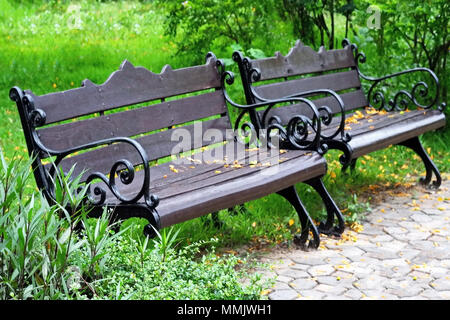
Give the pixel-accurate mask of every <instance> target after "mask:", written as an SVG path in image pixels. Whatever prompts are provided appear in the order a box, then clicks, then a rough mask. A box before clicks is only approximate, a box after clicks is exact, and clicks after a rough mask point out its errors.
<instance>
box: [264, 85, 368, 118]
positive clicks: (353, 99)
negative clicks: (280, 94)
mask: <svg viewBox="0 0 450 320" xmlns="http://www.w3.org/2000/svg"><path fill="white" fill-rule="evenodd" d="M340 97H341V99H342V101H343V102H344V107H345V110H346V111H350V110H355V109H358V108H361V107H365V106H367V100H366V97H365V95H364V92H362V91H361V90H356V91H352V92H346V93H342V94H340ZM312 101H313V102H314V104H315V106H316V107H317V108H320V107H321V106H328V107H329V108H330V109H331V110H332V111H333V112H334V113H337V112H340V108H339V104H338V103H337V101H336V100H335V99H334V98H332V97H329V96H328V97H325V98H320V99H316V100H312ZM263 113H264V111H259V115H260V116H261V117H262V115H263ZM297 114H303V115H306V116H308V117H312V114H313V113H312V111H311V109H310V108H309V107H308V106H307V105H306V104H304V103H300V104H292V105H286V106H282V107H277V108H273V109H272V110H271V111H269V114H268V116H267V119H269V118H270V117H271V116H274V115H276V116H278V117H279V118H280V119H281V122H282V124H283V125H286V124H287V123H288V122H289V120H290V119H291V118H292V117H293V116H294V115H297Z"/></svg>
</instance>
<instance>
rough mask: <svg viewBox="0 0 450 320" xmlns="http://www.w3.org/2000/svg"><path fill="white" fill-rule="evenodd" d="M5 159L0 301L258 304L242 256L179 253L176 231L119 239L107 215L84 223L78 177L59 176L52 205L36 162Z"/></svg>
mask: <svg viewBox="0 0 450 320" xmlns="http://www.w3.org/2000/svg"><path fill="white" fill-rule="evenodd" d="M0 160H1V161H0V299H2V300H5V299H90V298H94V299H127V298H132V299H258V298H260V294H259V293H260V292H261V290H262V289H263V287H262V284H258V283H257V280H258V276H257V275H255V276H254V277H253V280H252V281H251V284H250V285H249V286H244V285H243V284H242V283H241V282H240V281H239V279H240V277H241V275H240V273H239V272H238V271H237V270H235V268H236V267H238V266H240V265H241V264H242V263H243V261H242V260H240V259H239V258H238V257H234V256H218V255H216V254H215V253H214V250H211V251H210V252H208V253H206V254H200V248H201V247H202V246H205V245H206V244H212V243H213V242H214V241H213V240H211V242H205V241H203V242H197V243H194V244H191V245H189V246H186V247H184V248H181V249H177V248H176V246H177V243H178V242H179V241H178V240H177V236H178V231H175V230H174V229H163V230H162V231H161V233H158V237H157V238H156V239H152V240H151V241H150V240H149V239H148V238H146V237H144V236H143V235H142V234H140V235H139V236H137V235H136V234H137V233H136V232H135V231H136V230H134V228H133V225H130V227H127V228H122V230H121V231H119V232H117V233H114V232H113V231H112V230H111V229H112V227H113V226H112V225H110V223H109V217H108V213H107V212H106V211H105V212H104V214H103V216H102V217H101V218H99V219H95V220H94V219H87V218H86V216H87V211H86V209H85V207H84V206H83V205H82V199H83V197H84V195H85V190H86V186H84V188H81V189H80V185H79V184H78V181H79V177H75V178H73V177H71V175H70V172H69V174H68V175H66V176H62V175H61V176H59V178H58V179H56V188H55V190H56V191H55V194H56V196H57V198H58V201H59V203H61V204H64V205H60V204H55V205H49V204H48V202H47V201H46V199H45V198H44V197H43V196H41V195H40V194H36V192H35V191H34V190H32V191H30V189H32V187H31V185H30V180H31V179H30V174H31V171H30V165H31V160H30V161H27V162H25V161H12V162H11V163H9V164H8V163H7V161H6V160H5V158H4V157H3V153H2V150H1V149H0ZM80 190H81V191H80ZM80 225H82V226H83V228H82V230H81V231H78V230H79V228H77V227H78V226H80Z"/></svg>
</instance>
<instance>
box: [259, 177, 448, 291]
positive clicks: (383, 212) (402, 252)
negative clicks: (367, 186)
mask: <svg viewBox="0 0 450 320" xmlns="http://www.w3.org/2000/svg"><path fill="white" fill-rule="evenodd" d="M449 189H450V180H446V181H444V182H443V183H442V186H441V188H440V190H439V191H437V192H436V191H433V192H426V191H425V189H422V188H420V189H419V188H417V190H416V191H417V192H415V193H414V195H409V196H403V197H392V198H389V199H387V200H386V201H384V202H383V203H381V204H380V205H378V206H377V207H375V208H373V210H372V212H371V213H368V214H367V216H366V220H365V221H364V223H363V224H362V226H363V230H361V231H360V232H355V231H346V232H345V233H344V237H343V239H340V240H339V239H333V238H326V237H322V245H321V247H320V248H319V249H317V250H312V251H308V252H305V251H302V250H299V249H294V248H292V249H279V248H276V249H273V250H271V252H270V253H265V254H262V253H261V255H260V256H259V258H258V260H259V261H262V262H265V263H268V264H269V265H270V266H271V268H270V271H264V272H263V274H264V276H266V277H270V278H276V283H275V285H274V287H273V288H271V289H270V290H268V291H267V294H268V297H269V299H271V300H279V299H282V300H292V299H350V300H356V299H379V300H381V299H389V300H393V299H433V300H434V299H450V191H449ZM419 191H420V192H419Z"/></svg>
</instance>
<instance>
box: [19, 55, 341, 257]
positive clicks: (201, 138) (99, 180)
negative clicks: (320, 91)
mask: <svg viewBox="0 0 450 320" xmlns="http://www.w3.org/2000/svg"><path fill="white" fill-rule="evenodd" d="M225 82H227V83H228V84H231V83H232V82H233V74H232V73H231V72H226V71H225V70H224V66H223V64H222V62H221V60H217V59H216V58H215V56H214V55H213V54H212V53H209V54H208V56H207V61H206V64H205V65H200V66H192V67H188V68H181V69H176V70H173V69H172V68H171V67H170V66H168V65H166V66H165V67H164V68H163V70H162V71H161V73H159V74H155V73H153V72H150V71H149V70H147V69H145V68H143V67H134V66H133V65H132V64H131V63H130V62H128V61H124V62H123V63H122V65H121V66H120V69H119V70H118V71H115V72H113V73H112V74H111V75H110V76H109V78H108V79H107V80H106V82H104V83H103V84H101V85H96V84H94V83H93V82H91V81H90V80H84V81H83V82H82V86H81V87H80V88H75V89H70V90H67V91H61V92H53V93H48V94H44V95H35V94H34V93H33V92H32V91H30V90H26V91H22V90H21V89H20V88H18V87H13V88H12V89H11V90H10V98H11V99H12V100H13V101H15V102H16V104H17V107H18V110H19V113H20V117H21V123H22V127H23V131H24V135H25V140H26V143H27V147H28V151H29V154H30V156H35V157H36V158H35V160H34V162H33V170H34V176H35V180H36V183H37V186H38V187H39V189H40V190H41V191H42V193H43V194H44V195H45V197H46V198H47V199H48V201H49V202H50V203H54V202H55V195H54V189H55V188H54V185H53V181H55V180H54V179H55V175H56V174H57V172H58V170H56V169H55V168H62V169H63V171H64V172H68V171H69V170H70V169H71V168H73V166H74V165H75V169H74V172H73V174H72V175H73V176H77V175H82V179H81V181H83V182H85V183H89V184H90V187H89V189H88V200H89V201H88V202H87V205H88V206H89V209H90V210H91V211H90V213H89V216H90V217H99V216H100V215H101V214H102V213H103V212H104V209H105V208H107V209H110V210H112V211H113V215H112V220H114V221H116V220H124V219H128V218H132V217H138V218H144V219H147V221H148V224H147V225H146V226H145V228H144V233H145V234H146V235H154V232H153V228H155V229H156V230H159V229H161V228H164V227H168V226H171V225H174V224H177V223H180V222H183V221H186V220H189V219H194V218H197V217H200V216H202V215H205V214H208V213H213V212H216V211H218V210H222V209H226V208H230V207H233V206H235V205H238V204H242V203H245V202H247V201H250V200H254V199H257V198H260V197H263V196H266V195H269V194H271V193H278V194H280V195H281V196H283V197H284V198H286V199H287V200H288V201H289V202H290V203H291V204H292V205H293V206H294V208H295V210H296V211H297V213H298V215H299V219H300V223H301V227H302V232H301V235H299V236H296V237H295V241H296V243H298V244H300V245H304V246H306V245H307V243H308V241H309V244H308V245H309V246H310V247H315V248H316V247H317V246H318V245H319V243H320V238H319V231H324V232H327V231H328V232H338V233H340V232H342V230H343V221H342V216H341V214H340V212H339V209H338V208H337V206H336V205H335V203H334V202H333V200H332V199H331V198H330V197H329V194H328V193H327V191H326V190H325V188H324V186H323V184H322V181H321V177H322V176H323V175H324V174H325V173H326V170H327V165H326V162H325V160H324V158H323V157H322V156H321V154H319V152H317V151H320V145H321V144H320V140H319V138H320V130H321V128H320V123H319V126H318V127H314V130H317V133H318V134H317V135H316V137H317V138H314V139H311V140H308V139H304V140H303V141H302V146H301V147H300V148H299V150H281V149H275V148H264V145H262V144H261V143H260V144H259V147H258V148H255V147H254V146H253V147H252V146H251V145H250V144H249V143H247V145H245V144H243V143H241V142H240V141H241V139H243V137H242V136H239V135H237V134H235V131H234V130H232V125H231V122H230V115H229V112H228V107H227V99H229V97H228V95H227V93H226V90H225V88H224V83H225ZM288 101H294V102H305V103H306V104H307V105H308V106H309V108H310V109H311V111H312V114H311V115H312V116H314V115H315V116H317V115H318V114H317V112H318V111H317V110H316V109H315V105H314V104H313V103H312V102H309V100H307V99H303V98H289V99H281V100H279V101H278V102H277V101H275V102H273V101H271V102H263V103H260V104H258V105H257V106H258V107H262V106H265V105H266V106H267V105H272V104H274V103H286V102H288ZM235 106H236V107H238V108H242V109H243V110H247V109H246V108H251V107H253V106H242V105H238V104H235ZM313 118H314V117H312V119H309V120H308V121H310V124H313V123H316V122H317V121H314V120H313ZM302 119H303V120H305V117H303V116H302ZM274 141H275V140H274ZM297 141H300V140H298V139H297ZM274 150H275V151H274ZM189 152H191V153H192V154H190V153H189ZM50 159H51V160H52V162H50ZM298 182H305V183H308V184H310V185H312V186H313V187H314V188H315V189H316V190H317V191H318V192H320V195H321V196H322V197H323V199H324V201H325V205H326V207H327V212H328V214H329V217H328V218H327V221H326V222H325V223H322V224H321V226H320V228H319V230H318V228H317V227H316V226H315V224H314V223H313V221H312V220H311V218H310V216H309V215H308V213H307V211H306V209H305V207H304V206H303V204H302V203H301V201H300V198H299V196H298V194H297V191H296V189H295V186H294V185H295V184H296V183H298ZM336 216H338V217H339V219H340V220H339V221H338V223H339V225H338V226H334V223H335V217H336ZM152 227H153V228H152ZM310 231H311V232H312V237H311V236H310V235H309V234H310Z"/></svg>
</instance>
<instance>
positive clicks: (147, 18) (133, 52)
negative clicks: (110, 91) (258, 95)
mask: <svg viewBox="0 0 450 320" xmlns="http://www.w3.org/2000/svg"><path fill="white" fill-rule="evenodd" d="M70 3H71V2H64V1H63V2H59V1H50V2H43V3H38V4H30V3H17V2H13V1H6V0H0V70H1V72H0V108H1V110H2V117H0V147H1V148H2V149H3V150H4V153H5V157H6V158H7V160H12V159H14V158H26V157H27V156H26V148H25V141H24V138H23V133H22V131H21V129H20V128H21V125H20V121H19V116H18V113H17V111H16V108H15V105H14V103H13V102H12V101H10V100H9V98H8V91H9V89H10V88H11V87H12V86H15V85H17V86H19V87H21V88H22V89H32V90H33V92H34V93H35V94H44V93H49V92H54V91H60V90H66V89H70V88H73V87H78V86H79V84H80V83H81V81H82V80H84V79H85V78H89V79H90V80H91V81H93V82H94V83H97V84H101V83H103V82H104V81H105V80H106V79H107V78H108V76H109V75H110V74H111V72H112V71H114V70H117V69H118V67H119V65H120V64H121V62H122V61H123V60H124V59H128V60H129V61H130V62H132V63H133V64H134V65H142V66H145V67H146V68H148V69H149V70H152V71H154V72H159V71H160V70H161V69H162V67H163V66H164V65H165V64H170V65H171V66H172V67H173V68H180V67H187V66H189V62H188V61H186V60H182V59H180V58H178V57H177V56H175V55H174V53H175V52H176V46H175V45H174V44H173V42H172V41H171V39H170V38H169V37H167V36H165V35H164V34H163V29H162V25H163V16H162V14H161V12H159V11H158V10H159V9H158V8H157V7H155V6H154V5H153V4H152V3H151V2H149V3H147V2H144V3H141V2H137V1H127V2H91V1H80V2H75V6H74V5H73V3H72V5H71V4H70ZM78 18H79V19H81V20H80V21H81V22H80V21H78V20H76V19H78ZM74 19H75V20H74ZM77 23H78V24H79V26H80V27H81V29H78V28H69V27H70V26H73V25H74V24H77ZM278 27H279V28H280V30H281V31H280V34H282V35H284V36H285V37H286V38H287V40H286V41H283V39H281V38H280V39H278V40H277V41H279V42H280V46H279V47H276V50H280V51H281V52H283V53H284V54H285V53H287V50H288V48H289V47H290V46H291V45H292V44H293V43H294V39H292V37H291V35H290V34H289V32H288V31H286V30H288V29H289V28H287V27H286V26H285V25H283V24H282V23H280V24H279V26H278ZM255 44H256V45H255V46H256V47H260V48H261V49H263V51H264V52H265V53H266V54H268V55H272V54H273V52H274V51H275V49H274V48H266V47H264V46H265V42H264V39H263V38H262V37H261V39H257V40H256V41H255ZM230 45H231V43H230ZM316 49H317V48H316ZM206 52H207V49H206V48H205V54H206ZM216 54H217V55H218V56H219V58H220V57H230V56H231V50H229V52H228V51H226V52H222V51H220V52H218V53H217V52H216ZM370 61H373V60H368V62H367V64H370ZM374 63H376V62H374ZM233 68H235V66H234V67H233ZM238 87H239V83H236V84H235V88H234V89H233V91H232V92H231V93H232V96H233V97H236V99H237V100H239V99H241V101H240V102H242V97H241V98H239V95H238V92H239V91H238V89H237V88H238ZM449 138H450V136H449V131H448V130H446V131H440V132H439V133H428V134H425V135H424V137H423V138H422V140H423V142H424V145H425V147H426V148H430V150H431V155H432V156H433V157H434V160H435V162H436V164H437V166H438V167H439V168H440V170H441V171H442V172H443V173H446V172H448V171H449V168H450V156H449V152H450V150H449V145H448V143H447V141H449ZM326 157H327V160H328V163H329V174H328V175H327V176H326V177H325V178H324V182H325V184H326V186H327V188H328V190H329V192H330V194H331V195H332V196H333V198H334V199H335V201H336V202H337V204H338V206H339V207H340V208H342V209H343V210H345V215H346V216H347V219H348V221H349V222H352V221H355V220H358V218H360V217H361V215H362V214H363V213H364V212H366V211H367V203H366V202H367V201H369V203H370V199H369V198H368V197H367V192H368V191H369V192H370V189H368V186H371V185H378V186H382V187H383V188H393V187H394V186H395V185H396V183H397V182H401V183H402V184H403V185H404V184H405V183H413V182H414V181H416V180H417V176H418V175H421V174H423V171H424V169H423V167H422V163H421V162H420V161H417V160H416V159H415V158H414V156H413V153H412V152H411V151H409V150H406V149H404V148H401V147H391V148H389V149H386V150H382V151H377V152H374V153H372V154H370V158H369V159H367V158H362V160H363V161H365V162H366V164H362V163H361V161H359V163H358V165H357V168H356V170H355V172H354V173H353V174H347V175H344V174H342V173H341V172H340V166H339V165H338V157H339V153H338V152H333V151H332V152H329V153H328V154H327V156H326ZM383 170H384V171H383ZM298 189H299V190H300V193H301V198H302V201H303V202H304V203H305V205H306V207H307V208H308V210H309V212H310V213H311V215H312V216H313V217H314V219H316V220H321V219H323V218H324V217H325V211H324V208H323V206H322V205H321V201H320V198H319V197H318V195H317V194H316V193H315V192H314V191H313V190H312V189H311V188H310V187H306V186H304V185H301V184H299V185H298ZM375 189H376V188H375ZM374 196H375V194H374ZM360 199H361V200H360ZM246 209H247V211H248V212H247V213H245V214H237V215H230V214H228V213H227V212H226V211H222V212H221V213H220V218H221V219H222V220H223V221H224V225H223V227H221V228H219V229H217V228H215V227H214V226H213V225H212V224H211V223H209V221H210V220H209V217H208V216H206V217H203V218H200V219H195V220H193V221H188V222H186V223H183V224H181V225H180V228H181V231H180V234H179V236H180V238H182V239H184V241H186V242H194V241H198V240H205V239H210V238H211V237H212V236H219V239H220V240H219V241H220V242H219V245H221V246H235V245H240V244H244V243H252V244H254V245H255V246H257V245H258V244H261V243H279V242H282V241H288V240H290V239H292V234H293V233H295V232H297V229H298V226H299V224H298V219H297V216H296V213H295V212H294V210H293V209H292V207H291V206H290V205H289V204H288V203H287V202H286V201H285V200H284V199H282V198H281V197H279V196H277V195H270V196H267V197H264V198H262V199H259V200H255V201H252V202H249V203H247V204H246ZM291 219H294V221H295V222H296V223H294V224H293V225H291V224H290V220H291Z"/></svg>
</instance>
